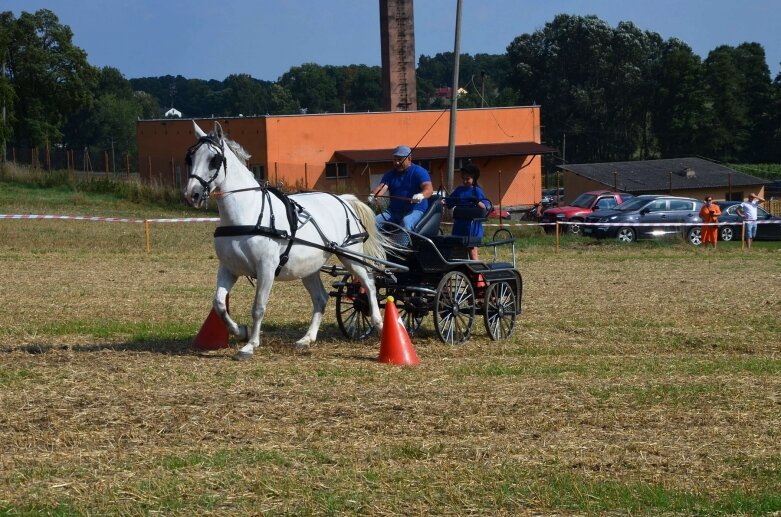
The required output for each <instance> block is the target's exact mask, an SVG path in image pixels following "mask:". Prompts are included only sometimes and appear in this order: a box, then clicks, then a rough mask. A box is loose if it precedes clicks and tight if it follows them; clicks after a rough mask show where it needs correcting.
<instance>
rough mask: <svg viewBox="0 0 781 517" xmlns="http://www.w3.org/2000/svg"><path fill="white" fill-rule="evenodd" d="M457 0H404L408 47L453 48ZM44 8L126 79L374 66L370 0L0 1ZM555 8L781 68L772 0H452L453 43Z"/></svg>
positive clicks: (481, 48)
mask: <svg viewBox="0 0 781 517" xmlns="http://www.w3.org/2000/svg"><path fill="white" fill-rule="evenodd" d="M456 5H457V1H456V0H415V2H414V7H415V12H414V17H415V52H416V54H417V55H418V57H419V56H420V55H421V54H425V55H428V56H434V55H435V54H437V53H440V52H452V51H453V48H454V43H455V18H456ZM44 8H45V9H49V10H51V11H53V12H54V13H55V14H56V15H57V17H58V18H59V20H60V22H61V23H62V24H64V25H68V26H70V28H71V29H72V31H73V34H74V36H73V42H74V43H75V44H76V45H77V46H79V47H81V48H82V49H84V50H85V51H86V52H87V59H88V61H89V63H90V64H92V65H93V66H98V67H103V66H111V67H114V68H117V69H119V70H120V72H122V74H123V75H124V76H125V77H126V78H128V79H135V78H140V77H155V76H163V75H182V76H184V77H185V78H188V79H217V80H220V81H222V80H224V79H225V78H226V77H227V76H228V75H230V74H249V75H251V76H252V77H254V78H256V79H263V80H267V81H277V80H278V79H279V78H280V77H281V76H282V74H284V73H285V72H287V71H288V70H289V69H290V68H291V67H294V66H299V65H301V64H303V63H317V64H319V65H337V66H339V65H350V64H365V65H369V66H374V65H377V66H378V65H380V59H381V58H380V31H379V23H380V22H379V2H378V0H208V1H207V0H188V1H183V0H0V11H12V12H13V13H14V15H15V16H17V17H18V16H19V14H20V13H21V12H22V11H27V12H35V11H37V10H38V9H44ZM560 13H566V14H575V15H591V14H593V15H596V16H598V17H599V18H601V19H602V20H604V21H605V22H607V23H609V24H610V25H611V26H613V27H615V26H616V25H617V24H618V22H620V21H631V22H633V23H634V24H635V25H637V26H638V27H639V28H640V29H642V30H647V31H651V32H656V33H658V34H660V35H661V36H662V37H663V38H664V39H668V38H672V37H675V38H678V39H681V40H683V41H684V42H686V43H687V44H688V45H689V46H690V47H691V48H692V50H693V51H694V52H695V53H696V54H698V55H699V56H701V57H702V58H703V59H704V58H705V57H707V55H708V52H710V51H711V50H713V49H714V48H716V47H718V46H720V45H730V46H737V45H739V44H741V43H744V42H757V43H760V44H761V45H762V46H763V47H764V49H765V53H766V58H767V59H766V60H767V64H768V66H769V68H770V72H771V78H775V77H776V75H777V74H779V72H781V65H780V64H779V63H780V62H781V0H742V1H737V0H654V1H643V2H641V1H637V0H534V1H532V0H462V14H461V20H462V29H461V52H462V53H468V54H472V55H474V54H480V53H485V54H503V53H505V52H506V49H507V46H508V45H509V44H510V43H511V42H512V40H513V39H514V38H515V37H517V36H519V35H521V34H525V33H532V32H534V31H535V30H537V29H541V28H542V27H543V26H544V25H545V24H546V23H547V22H550V21H551V20H553V18H554V16H556V15H557V14H560Z"/></svg>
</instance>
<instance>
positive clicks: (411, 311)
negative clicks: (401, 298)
mask: <svg viewBox="0 0 781 517" xmlns="http://www.w3.org/2000/svg"><path fill="white" fill-rule="evenodd" d="M399 317H400V318H401V321H403V322H404V328H405V329H407V334H409V335H410V336H411V335H413V334H414V333H415V332H417V331H418V330H420V326H421V325H422V324H423V318H425V317H426V311H424V310H422V309H416V308H415V307H412V306H411V305H408V304H406V303H405V304H403V305H401V306H400V307H399Z"/></svg>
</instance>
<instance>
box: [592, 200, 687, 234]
mask: <svg viewBox="0 0 781 517" xmlns="http://www.w3.org/2000/svg"><path fill="white" fill-rule="evenodd" d="M700 208H702V201H699V200H697V199H693V198H687V197H676V196H663V195H652V194H648V195H642V196H637V197H635V198H632V199H630V200H629V201H626V202H625V203H622V204H621V205H619V206H617V207H616V208H614V209H612V210H601V211H599V212H595V213H593V214H591V215H589V216H588V217H586V222H587V223H609V224H605V225H604V226H600V225H599V224H596V225H595V226H584V227H583V235H587V236H591V237H597V238H617V239H618V240H619V241H621V242H634V241H636V240H638V239H657V238H663V237H675V236H683V237H685V238H686V240H687V241H689V242H690V243H692V244H694V245H695V246H699V245H700V243H701V242H702V238H701V235H700V233H701V232H700V227H699V226H696V223H699V224H702V219H700ZM640 223H643V224H642V225H640ZM649 223H655V224H658V225H659V226H645V225H646V224H649ZM671 223H681V224H680V225H677V224H673V225H670V224H671ZM682 223H687V225H684V224H682Z"/></svg>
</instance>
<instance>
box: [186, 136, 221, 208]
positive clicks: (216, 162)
mask: <svg viewBox="0 0 781 517" xmlns="http://www.w3.org/2000/svg"><path fill="white" fill-rule="evenodd" d="M202 145H208V146H211V147H215V148H216V149H217V150H218V152H217V154H215V155H214V156H212V159H211V160H209V170H214V174H212V177H211V178H209V181H204V180H203V178H201V177H200V176H198V175H196V174H193V173H192V172H191V173H190V174H188V176H187V177H188V178H195V179H196V180H198V182H199V183H200V184H201V186H202V187H203V188H204V190H206V196H207V197H208V196H209V193H210V192H211V185H212V183H214V180H215V179H217V176H218V175H219V174H220V167H222V168H223V169H225V174H226V175H227V174H228V160H227V159H226V158H225V145H224V144H223V142H222V140H218V139H217V137H215V136H213V135H206V136H202V137H201V138H199V139H198V141H197V142H196V143H195V144H194V145H192V146H190V148H189V149H187V154H185V155H184V162H185V163H186V164H187V167H189V168H190V169H192V166H193V155H194V154H195V151H197V150H198V148H200V147H201V146H202Z"/></svg>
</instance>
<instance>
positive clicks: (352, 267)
mask: <svg viewBox="0 0 781 517" xmlns="http://www.w3.org/2000/svg"><path fill="white" fill-rule="evenodd" d="M342 264H344V266H345V267H346V268H347V269H348V270H349V271H350V272H351V273H352V274H353V277H355V278H357V279H358V280H359V281H360V282H361V285H362V286H363V287H364V289H366V294H367V295H368V296H369V307H370V308H371V311H372V315H371V318H372V324H373V325H374V329H375V330H376V331H377V333H378V334H382V316H381V315H380V306H379V304H378V303H377V288H376V287H375V286H374V276H372V275H371V274H370V273H369V270H367V269H366V268H365V267H364V266H362V265H360V264H358V263H356V262H350V261H347V260H345V261H342Z"/></svg>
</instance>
